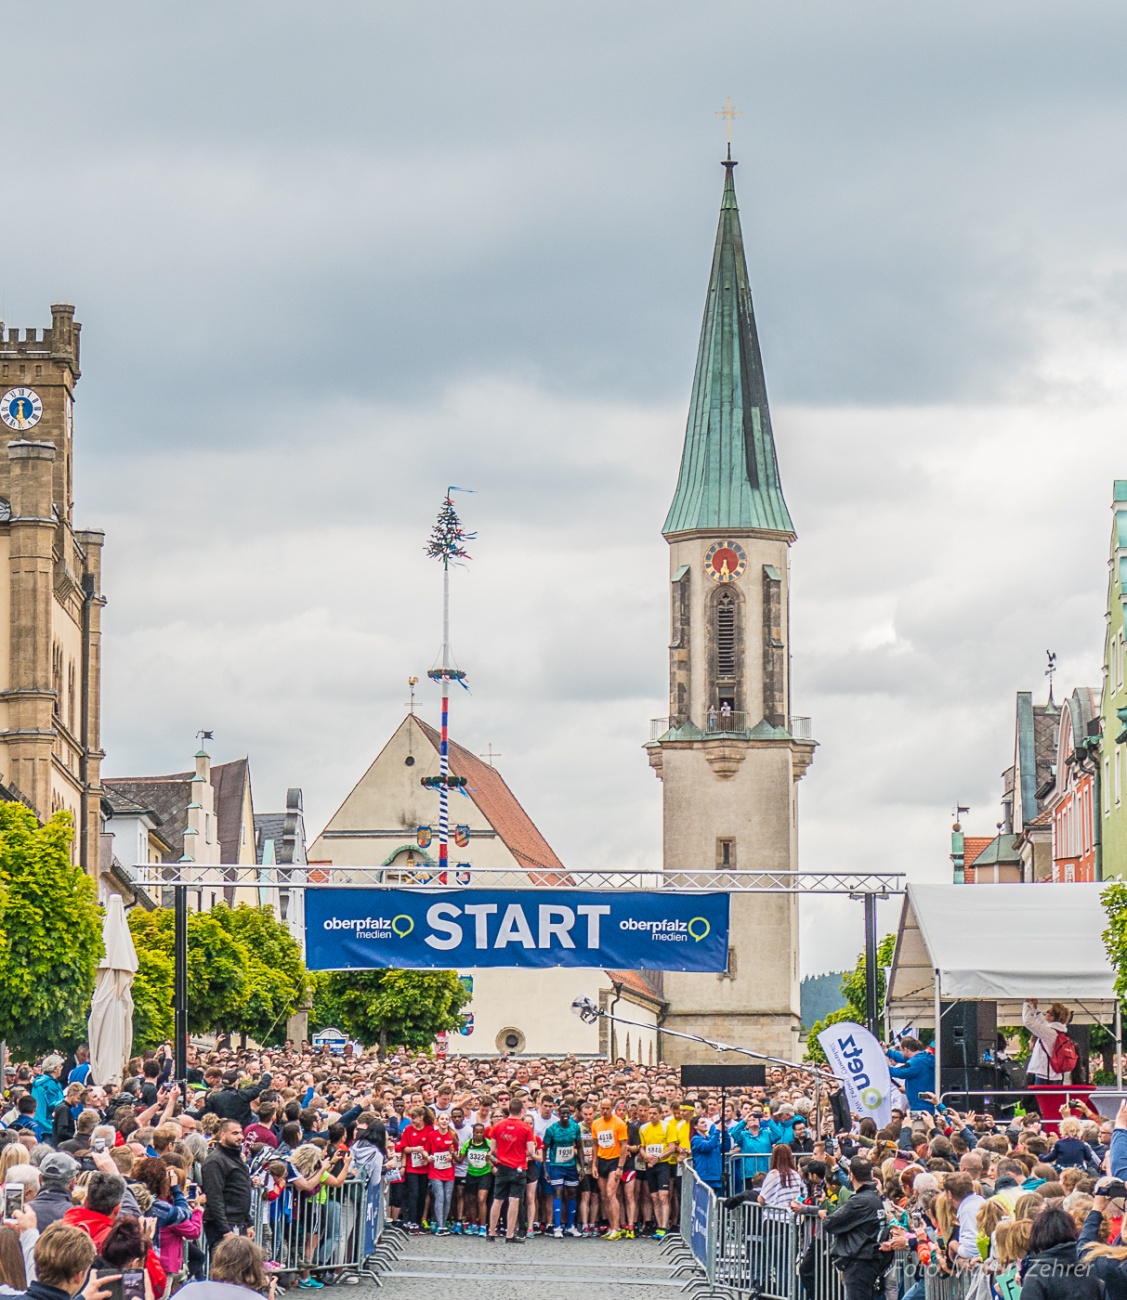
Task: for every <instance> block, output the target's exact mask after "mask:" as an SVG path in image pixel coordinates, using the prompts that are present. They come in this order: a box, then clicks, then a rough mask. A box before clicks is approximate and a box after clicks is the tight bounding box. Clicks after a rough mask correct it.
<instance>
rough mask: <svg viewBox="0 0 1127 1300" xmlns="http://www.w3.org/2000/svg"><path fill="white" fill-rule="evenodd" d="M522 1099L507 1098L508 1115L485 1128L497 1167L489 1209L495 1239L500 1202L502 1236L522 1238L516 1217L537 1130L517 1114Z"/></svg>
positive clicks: (520, 1108)
mask: <svg viewBox="0 0 1127 1300" xmlns="http://www.w3.org/2000/svg"><path fill="white" fill-rule="evenodd" d="M523 1109H524V1103H523V1102H521V1101H518V1100H517V1098H516V1097H514V1098H513V1099H512V1101H510V1102H509V1118H508V1119H503V1120H501V1121H500V1123H497V1124H494V1125H493V1127H492V1128H488V1129H486V1130H485V1136H486V1137H487V1138H488V1139H489V1140H490V1142H491V1143H492V1144H493V1154H494V1156H495V1157H496V1160H497V1168H496V1170H495V1172H494V1174H493V1204H492V1205H491V1206H490V1209H489V1237H490V1239H491V1240H492V1241H496V1240H497V1223H498V1220H499V1219H500V1217H501V1205H502V1203H503V1204H504V1205H505V1207H506V1208H505V1236H506V1238H507V1239H508V1240H509V1241H512V1242H516V1241H523V1240H524V1238H523V1237H518V1236H517V1235H516V1232H517V1218H518V1217H519V1215H520V1203H521V1200H522V1198H523V1196H524V1189H525V1184H526V1183H527V1181H528V1161H529V1157H530V1156H531V1157H532V1158H533V1159H535V1158H536V1133H535V1132H534V1131H533V1129H532V1128H531V1127H530V1126H529V1125H528V1124H526V1123H525V1122H524V1120H522V1119H521V1118H520V1114H521V1111H522V1110H523Z"/></svg>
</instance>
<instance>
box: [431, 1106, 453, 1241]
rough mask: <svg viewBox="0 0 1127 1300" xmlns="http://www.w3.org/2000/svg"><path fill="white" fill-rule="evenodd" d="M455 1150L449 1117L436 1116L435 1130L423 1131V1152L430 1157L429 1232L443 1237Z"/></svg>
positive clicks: (448, 1209)
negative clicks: (431, 1216) (430, 1206)
mask: <svg viewBox="0 0 1127 1300" xmlns="http://www.w3.org/2000/svg"><path fill="white" fill-rule="evenodd" d="M457 1148H458V1135H457V1134H456V1133H455V1132H454V1130H453V1129H452V1128H451V1127H450V1116H449V1115H442V1114H439V1115H436V1116H435V1120H434V1128H430V1129H427V1131H426V1149H427V1152H428V1154H429V1155H430V1194H431V1197H432V1198H433V1200H434V1217H433V1219H432V1220H431V1231H432V1232H435V1233H437V1234H438V1235H439V1236H440V1237H445V1236H446V1235H447V1234H448V1233H449V1231H450V1229H449V1228H448V1227H447V1226H446V1216H447V1215H448V1214H449V1213H450V1198H451V1196H453V1194H454V1157H455V1155H456V1153H457Z"/></svg>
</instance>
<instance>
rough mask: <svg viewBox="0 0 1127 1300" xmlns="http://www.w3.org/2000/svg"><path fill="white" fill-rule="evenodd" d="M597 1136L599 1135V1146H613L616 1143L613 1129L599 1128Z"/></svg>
mask: <svg viewBox="0 0 1127 1300" xmlns="http://www.w3.org/2000/svg"><path fill="white" fill-rule="evenodd" d="M598 1137H599V1146H601V1147H614V1146H617V1145H618V1143H617V1142H616V1141H615V1137H614V1130H613V1129H609V1128H601V1129H599V1134H598Z"/></svg>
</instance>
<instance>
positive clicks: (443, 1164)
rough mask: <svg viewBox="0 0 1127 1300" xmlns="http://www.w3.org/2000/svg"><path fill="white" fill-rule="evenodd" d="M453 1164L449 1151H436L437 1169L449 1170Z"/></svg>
mask: <svg viewBox="0 0 1127 1300" xmlns="http://www.w3.org/2000/svg"><path fill="white" fill-rule="evenodd" d="M452 1163H453V1162H452V1161H451V1159H450V1152H449V1151H436V1152H435V1153H434V1167H435V1169H449V1168H450V1165H451V1164H452Z"/></svg>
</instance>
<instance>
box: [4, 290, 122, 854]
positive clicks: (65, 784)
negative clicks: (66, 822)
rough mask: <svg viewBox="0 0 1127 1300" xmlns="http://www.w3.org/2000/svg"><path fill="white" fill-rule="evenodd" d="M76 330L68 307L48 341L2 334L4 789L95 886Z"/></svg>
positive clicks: (89, 607)
mask: <svg viewBox="0 0 1127 1300" xmlns="http://www.w3.org/2000/svg"><path fill="white" fill-rule="evenodd" d="M81 328H82V327H81V325H79V324H78V323H77V322H76V321H75V319H74V308H73V307H71V306H69V305H67V304H64V303H57V304H56V305H55V306H53V307H52V308H51V326H50V328H49V329H44V330H42V331H39V330H38V329H26V330H23V331H21V330H18V329H6V328H5V327H4V325H3V324H2V323H0V434H2V435H3V437H4V440H5V443H6V449H5V454H3V455H0V573H2V572H3V570H4V568H5V567H6V569H7V573H8V581H7V583H3V582H0V785H2V786H3V787H5V790H6V792H7V794H8V796H9V797H11V796H14V797H16V798H19V799H22V800H23V801H24V802H25V803H27V804H28V805H29V806H30V807H31V808H33V809H34V810H35V812H36V814H37V815H38V816H39V817H40V818H41V819H46V818H47V817H49V816H50V815H51V814H52V813H53V812H55V811H57V810H58V809H60V808H65V809H66V810H67V811H69V812H70V813H71V815H72V817H73V818H74V825H75V849H74V852H75V857H76V859H78V860H79V861H80V862H81V863H82V865H83V867H84V868H85V869H86V870H88V871H89V872H91V874H95V875H96V874H98V867H99V857H98V846H99V832H100V826H101V823H100V813H101V807H100V803H101V792H102V788H101V777H100V771H101V760H102V752H101V747H100V739H101V738H100V720H101V612H102V606H103V605H104V603H105V601H104V600H103V597H102V587H101V572H102V543H103V541H104V535H103V534H102V533H100V532H95V531H76V529H75V527H74V523H73V507H74V473H73V466H74V457H73V432H74V388H75V384H76V383H77V382H78V377H79V332H80V330H81ZM21 333H22V337H21Z"/></svg>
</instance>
